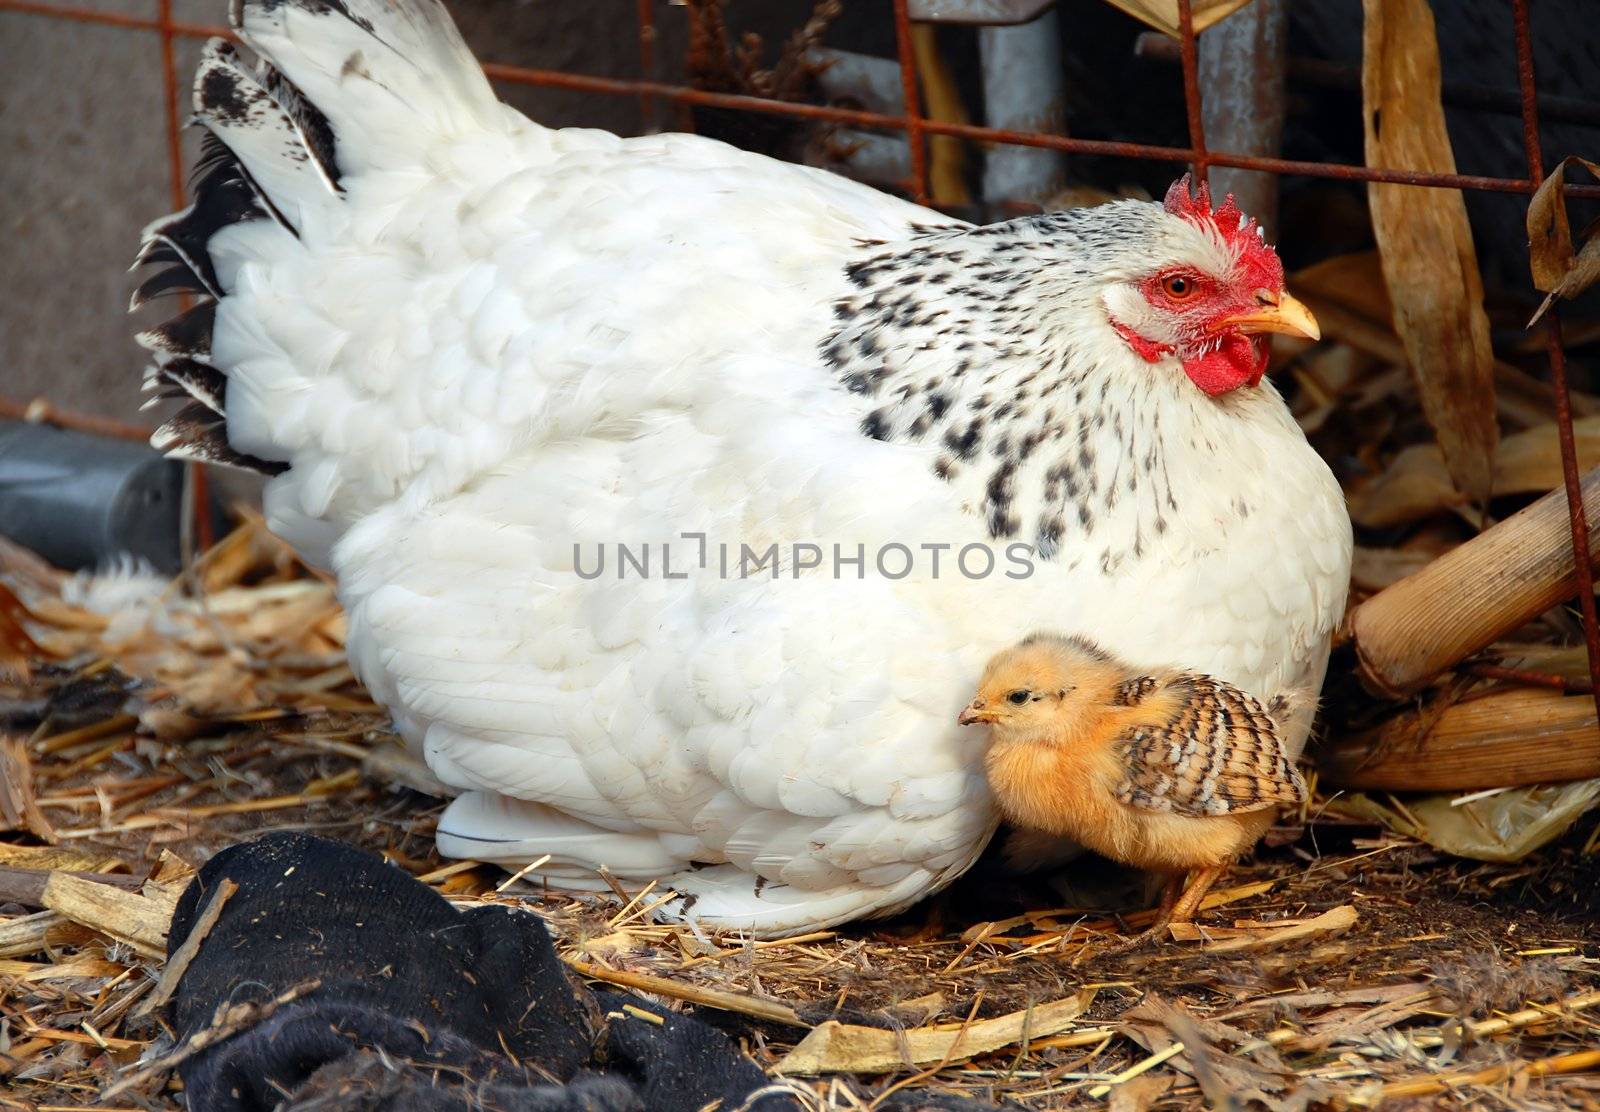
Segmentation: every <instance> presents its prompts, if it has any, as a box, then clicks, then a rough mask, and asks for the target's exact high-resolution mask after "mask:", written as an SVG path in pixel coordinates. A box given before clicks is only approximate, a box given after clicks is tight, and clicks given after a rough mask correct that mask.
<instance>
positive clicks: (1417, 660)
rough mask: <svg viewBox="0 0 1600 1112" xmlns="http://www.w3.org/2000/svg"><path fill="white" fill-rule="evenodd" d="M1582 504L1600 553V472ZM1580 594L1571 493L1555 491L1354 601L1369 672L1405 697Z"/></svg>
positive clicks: (1586, 484) (1376, 683) (1366, 675)
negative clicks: (1574, 560) (1574, 561)
mask: <svg viewBox="0 0 1600 1112" xmlns="http://www.w3.org/2000/svg"><path fill="white" fill-rule="evenodd" d="M1583 503H1584V507H1585V509H1586V510H1587V511H1588V514H1589V521H1590V526H1589V533H1590V544H1591V546H1592V547H1593V548H1594V550H1595V551H1597V552H1600V468H1596V469H1595V470H1593V471H1591V472H1589V473H1588V474H1587V475H1585V476H1584V478H1583ZM1577 590H1578V587H1577V575H1576V573H1575V572H1574V570H1573V566H1572V533H1571V527H1570V524H1569V522H1568V519H1567V503H1566V493H1565V492H1564V491H1560V490H1557V491H1552V492H1551V493H1549V494H1547V495H1545V496H1544V497H1543V498H1541V499H1539V501H1537V502H1535V503H1534V504H1533V505H1531V506H1529V507H1527V508H1526V509H1524V510H1522V511H1521V512H1520V513H1517V514H1514V515H1512V516H1511V517H1509V518H1507V519H1506V520H1505V521H1502V522H1501V523H1500V524H1499V525H1496V526H1495V527H1494V528H1492V529H1489V530H1487V531H1485V532H1484V533H1481V534H1480V535H1478V536H1477V537H1474V538H1473V539H1472V540H1470V541H1468V542H1467V543H1466V544H1463V545H1461V546H1460V547H1458V548H1455V549H1452V550H1451V551H1449V552H1447V553H1445V554H1444V555H1443V556H1441V557H1439V558H1438V559H1437V560H1435V561H1433V562H1432V563H1431V564H1429V565H1428V566H1427V567H1425V568H1423V569H1422V570H1421V571H1419V572H1417V573H1416V574H1414V575H1408V576H1406V578H1404V579H1402V580H1400V581H1399V582H1398V583H1395V584H1394V585H1393V586H1391V587H1388V588H1385V589H1384V590H1382V591H1379V592H1378V593H1377V594H1375V595H1373V596H1372V597H1371V598H1369V599H1368V600H1367V601H1366V602H1364V603H1362V604H1361V605H1360V606H1358V607H1356V609H1355V612H1354V613H1353V614H1351V616H1350V632H1351V634H1352V635H1353V637H1354V639H1355V645H1356V654H1357V656H1358V658H1359V660H1360V663H1361V673H1362V678H1363V679H1364V680H1365V681H1366V682H1367V683H1368V684H1369V685H1370V686H1371V687H1373V688H1374V689H1375V690H1377V691H1379V692H1380V693H1382V694H1385V695H1388V696H1390V697H1392V698H1399V697H1401V696H1403V695H1407V694H1409V693H1411V692H1413V691H1416V690H1418V689H1419V688H1421V687H1422V686H1423V685H1424V684H1426V683H1427V682H1428V681H1429V680H1430V679H1432V678H1433V677H1434V676H1436V675H1438V674H1439V673H1440V672H1442V671H1444V670H1445V669H1446V668H1449V667H1450V666H1451V665H1452V664H1455V663H1456V662H1457V661H1459V660H1461V659H1462V658H1463V657H1466V656H1468V655H1470V654H1472V653H1475V652H1477V651H1478V650H1479V649H1482V648H1483V647H1484V646H1486V645H1488V644H1490V643H1491V642H1492V641H1494V640H1495V639H1496V638H1498V637H1501V636H1503V635H1504V634H1506V633H1509V632H1510V631H1512V630H1514V629H1516V628H1517V627H1518V626H1521V625H1524V624H1526V623H1527V622H1528V621H1529V620H1530V619H1532V618H1534V617H1536V616H1537V615H1539V614H1542V613H1543V612H1544V611H1546V610H1548V609H1550V608H1551V607H1552V606H1555V605H1556V604H1557V603H1559V602H1562V601H1563V600H1565V599H1569V598H1571V597H1572V596H1573V595H1574V594H1576V593H1577Z"/></svg>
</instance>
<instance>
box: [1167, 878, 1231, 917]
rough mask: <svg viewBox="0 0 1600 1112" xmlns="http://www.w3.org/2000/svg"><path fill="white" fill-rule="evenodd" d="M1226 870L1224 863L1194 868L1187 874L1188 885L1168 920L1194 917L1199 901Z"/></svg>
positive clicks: (1198, 908) (1198, 907)
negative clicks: (1206, 867) (1207, 867)
mask: <svg viewBox="0 0 1600 1112" xmlns="http://www.w3.org/2000/svg"><path fill="white" fill-rule="evenodd" d="M1227 871H1228V867H1227V866H1226V865H1215V866H1213V867H1211V868H1209V869H1196V870H1195V871H1194V872H1192V873H1190V874H1189V887H1187V888H1185V889H1184V890H1183V896H1182V897H1181V898H1179V900H1178V902H1177V903H1176V904H1174V905H1173V908H1172V914H1171V917H1170V919H1169V922H1173V923H1187V922H1190V921H1192V920H1193V919H1194V915H1195V912H1197V911H1199V910H1200V901H1202V900H1204V899H1205V898H1206V893H1207V892H1209V891H1211V886H1212V885H1213V884H1215V883H1216V882H1217V881H1218V880H1219V879H1220V878H1221V876H1222V874H1223V873H1225V872H1227Z"/></svg>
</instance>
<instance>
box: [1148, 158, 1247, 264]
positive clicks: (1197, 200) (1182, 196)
mask: <svg viewBox="0 0 1600 1112" xmlns="http://www.w3.org/2000/svg"><path fill="white" fill-rule="evenodd" d="M1190 180H1191V179H1190V175H1188V174H1185V175H1183V177H1181V178H1179V179H1178V180H1177V181H1175V182H1173V183H1172V188H1171V189H1169V190H1167V199H1166V200H1165V201H1164V202H1163V203H1162V205H1163V207H1164V208H1165V209H1166V210H1167V211H1168V212H1170V213H1172V215H1173V216H1179V217H1182V218H1183V219H1185V220H1187V221H1189V222H1190V223H1191V224H1199V223H1200V222H1201V221H1204V220H1209V221H1210V222H1211V223H1212V224H1213V225H1214V226H1215V227H1216V229H1217V233H1218V234H1219V235H1220V236H1222V239H1223V242H1225V243H1234V242H1236V241H1244V243H1245V244H1246V245H1249V244H1254V245H1256V246H1258V247H1259V246H1260V245H1261V244H1262V243H1263V237H1262V235H1261V229H1260V227H1259V226H1258V225H1257V224H1256V222H1255V219H1254V218H1253V217H1247V216H1245V215H1244V213H1242V212H1240V211H1239V206H1238V205H1236V204H1234V202H1233V194H1232V193H1229V194H1228V196H1227V197H1226V198H1225V199H1224V200H1223V202H1222V207H1221V208H1219V209H1212V207H1211V187H1210V186H1208V185H1207V184H1206V183H1205V182H1201V183H1200V192H1199V193H1198V194H1194V195H1191V194H1190V192H1189V188H1190Z"/></svg>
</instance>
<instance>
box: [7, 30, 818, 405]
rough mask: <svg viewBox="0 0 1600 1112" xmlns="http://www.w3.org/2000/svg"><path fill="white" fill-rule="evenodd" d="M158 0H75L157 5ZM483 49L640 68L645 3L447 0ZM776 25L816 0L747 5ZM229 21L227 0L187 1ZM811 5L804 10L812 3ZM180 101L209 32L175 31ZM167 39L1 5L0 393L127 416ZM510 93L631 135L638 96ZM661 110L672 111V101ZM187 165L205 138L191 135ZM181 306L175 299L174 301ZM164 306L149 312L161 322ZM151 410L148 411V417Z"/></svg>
mask: <svg viewBox="0 0 1600 1112" xmlns="http://www.w3.org/2000/svg"><path fill="white" fill-rule="evenodd" d="M156 3H157V0H74V2H73V3H72V4H71V5H64V6H73V7H93V8H97V9H100V10H107V11H114V12H121V13H127V14H131V15H136V16H141V17H144V18H154V17H155V14H156ZM450 7H451V9H452V10H453V11H454V12H455V13H456V15H457V18H458V19H459V21H460V23H461V25H462V29H463V31H464V32H465V34H466V36H467V38H468V41H469V42H471V43H472V45H473V47H474V49H475V50H476V51H477V52H478V54H479V56H480V57H481V58H483V59H484V60H486V61H491V62H504V63H508V64H515V65H523V66H531V67H537V68H545V69H564V70H574V71H578V72H583V73H591V74H599V75H603V76H614V77H635V76H638V74H639V50H638V36H637V33H636V27H637V23H636V22H635V20H636V9H635V2H634V0H585V2H582V3H578V2H576V0H451V2H450ZM656 7H657V22H658V24H659V26H660V29H661V34H660V39H659V41H658V43H657V46H656V54H657V59H658V66H657V69H658V73H659V75H660V76H662V77H665V78H668V79H672V80H676V79H677V78H678V77H679V76H680V74H681V71H682V58H683V49H684V39H685V36H684V11H683V9H682V8H681V7H675V6H670V5H669V4H668V3H666V0H657V4H656ZM745 7H746V8H747V9H755V11H754V12H747V13H741V14H745V15H748V16H752V17H753V18H756V19H758V20H759V21H760V22H763V23H767V22H771V23H775V24H776V26H777V27H778V28H785V27H788V26H792V23H791V22H790V20H791V19H792V18H793V16H792V14H791V13H792V12H793V11H794V10H795V9H798V10H799V11H800V12H801V13H803V12H804V11H808V10H809V7H810V5H809V3H804V2H802V3H793V2H785V3H782V4H766V3H763V4H761V5H754V4H747V5H745ZM174 14H175V16H176V18H177V19H179V20H181V21H189V22H194V23H201V24H218V23H221V22H223V21H224V17H225V5H224V0H176V3H175V5H174ZM800 18H803V14H802V15H801V16H800ZM176 45H177V51H176V53H177V60H178V69H179V74H180V80H181V86H180V88H181V100H180V107H181V108H183V110H185V111H186V110H187V108H186V106H187V102H188V101H187V98H188V93H187V86H188V76H187V75H188V74H190V73H192V72H193V68H194V63H195V60H196V58H197V57H198V55H199V51H200V47H201V43H200V40H198V39H193V38H180V39H178V40H177V44H176ZM160 65H161V44H160V39H159V36H158V35H156V34H155V33H154V32H150V31H142V30H129V29H124V28H116V27H107V26H96V25H90V24H84V23H74V22H66V21H63V20H59V19H55V18H50V17H46V16H40V15H23V14H17V13H12V12H0V231H3V235H0V291H3V297H0V394H3V395H5V396H7V397H10V398H14V399H19V400H26V399H30V398H33V397H38V396H43V397H45V398H47V399H48V400H50V401H51V402H53V403H55V404H57V405H61V406H64V407H69V408H73V409H78V410H83V411H86V412H90V413H96V414H101V415H106V416H114V417H120V418H123V419H127V420H137V419H140V417H139V415H138V413H137V410H138V406H139V402H140V400H141V399H140V396H139V393H138V383H139V372H140V369H141V368H142V366H143V363H144V360H143V357H142V353H141V352H140V351H139V349H138V348H137V346H136V345H135V344H134V343H133V341H132V339H131V335H132V332H133V331H134V329H135V327H137V326H138V325H139V323H140V322H139V321H135V320H130V318H128V317H127V316H126V315H125V314H124V309H125V307H126V305H127V299H128V294H129V291H130V290H131V288H132V276H131V275H128V274H126V273H125V271H126V268H127V264H128V262H129V260H130V259H132V257H133V253H134V250H135V247H136V245H137V240H138V235H139V230H140V229H141V228H142V227H143V226H144V225H145V224H146V223H148V222H149V221H150V220H152V219H154V218H156V217H157V216H160V215H162V214H163V213H165V212H167V211H169V209H170V208H171V204H170V187H169V172H168V165H167V154H166V141H165V130H164V129H165V123H164V116H163V107H162V82H161V69H160ZM500 91H501V95H502V96H503V97H505V99H506V100H507V101H509V102H510V103H512V104H514V105H515V106H517V107H518V108H520V109H522V110H523V111H525V112H527V113H528V114H529V115H530V116H532V117H534V118H535V119H538V120H540V121H542V122H545V123H549V124H553V125H558V126H569V125H577V126H586V127H603V128H608V129H611V130H615V131H622V132H624V133H634V132H636V131H637V130H638V129H639V127H640V108H639V103H638V101H637V100H636V99H635V98H632V97H609V96H597V95H592V94H585V93H574V92H568V91H562V90H554V89H541V88H534V87H530V86H525V85H515V86H513V85H503V86H502V87H501V90H500ZM661 118H662V120H663V121H664V122H667V121H670V120H671V119H673V115H672V113H671V110H670V109H667V110H666V111H665V112H664V113H663V115H662V117H661ZM185 144H186V168H187V164H188V162H189V161H192V158H193V155H194V152H195V150H196V148H197V145H198V137H197V135H196V134H195V133H194V132H193V131H192V130H191V131H189V132H187V133H186V135H185ZM166 304H170V303H166ZM162 310H163V305H157V306H154V307H152V308H151V309H148V310H146V312H147V313H148V314H150V316H151V318H152V319H154V318H156V317H159V316H160V315H162ZM149 416H150V415H148V414H147V415H145V417H144V419H145V420H146V421H148V418H149Z"/></svg>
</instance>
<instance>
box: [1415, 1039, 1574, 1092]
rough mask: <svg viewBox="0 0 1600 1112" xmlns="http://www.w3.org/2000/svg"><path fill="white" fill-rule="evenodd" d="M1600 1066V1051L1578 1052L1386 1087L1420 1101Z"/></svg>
mask: <svg viewBox="0 0 1600 1112" xmlns="http://www.w3.org/2000/svg"><path fill="white" fill-rule="evenodd" d="M1595 1066H1600V1050H1578V1051H1574V1052H1573V1053H1571V1054H1557V1055H1556V1056H1555V1057H1553V1058H1540V1059H1538V1060H1537V1061H1533V1062H1506V1063H1505V1064H1503V1065H1499V1066H1490V1067H1489V1068H1488V1069H1481V1070H1457V1071H1456V1072H1454V1073H1441V1074H1436V1075H1435V1076H1433V1077H1420V1078H1417V1079H1415V1080H1412V1081H1391V1082H1390V1083H1389V1084H1387V1085H1385V1086H1384V1087H1383V1095H1384V1096H1385V1097H1417V1096H1426V1095H1428V1094H1429V1093H1442V1092H1444V1091H1445V1090H1446V1089H1453V1088H1455V1087H1456V1086H1458V1085H1494V1084H1497V1083H1498V1082H1501V1081H1506V1080H1509V1079H1510V1078H1512V1077H1515V1076H1516V1075H1517V1074H1524V1075H1525V1076H1528V1077H1546V1076H1548V1075H1550V1074H1552V1073H1577V1072H1579V1071H1580V1070H1588V1069H1593V1068H1594V1067H1595Z"/></svg>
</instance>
